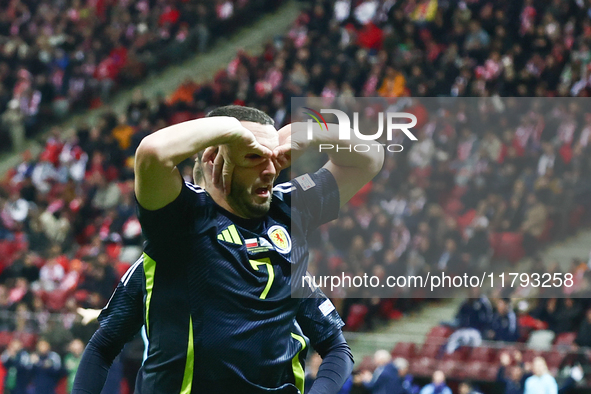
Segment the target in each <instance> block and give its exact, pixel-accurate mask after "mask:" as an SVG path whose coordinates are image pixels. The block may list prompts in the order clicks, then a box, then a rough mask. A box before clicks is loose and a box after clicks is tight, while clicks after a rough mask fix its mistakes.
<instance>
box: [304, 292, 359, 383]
mask: <svg viewBox="0 0 591 394" xmlns="http://www.w3.org/2000/svg"><path fill="white" fill-rule="evenodd" d="M296 320H297V322H298V324H299V325H300V327H301V328H302V331H303V333H304V335H306V336H307V337H308V338H309V339H310V344H311V345H312V347H313V348H314V349H315V350H316V351H317V352H318V354H319V355H320V357H322V363H321V364H320V367H319V368H318V373H317V374H316V380H315V381H314V384H313V385H312V387H311V389H310V392H309V394H336V393H338V392H339V390H340V389H341V387H342V386H343V384H345V382H346V381H347V379H348V378H349V376H350V375H351V371H353V364H354V361H353V354H352V352H351V348H350V347H349V345H348V344H347V341H346V340H345V337H344V336H343V332H342V331H341V328H342V326H343V325H344V323H343V321H342V319H341V317H340V316H339V314H338V313H337V311H336V309H335V308H334V305H333V304H332V303H331V302H330V300H329V299H328V297H326V295H325V294H324V293H323V292H322V290H320V289H316V290H315V291H314V293H313V295H312V296H311V297H309V298H306V299H303V300H302V302H301V304H300V307H299V309H298V313H297V317H296Z"/></svg>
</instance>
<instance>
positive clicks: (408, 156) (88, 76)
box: [0, 0, 591, 392]
mask: <svg viewBox="0 0 591 394" xmlns="http://www.w3.org/2000/svg"><path fill="white" fill-rule="evenodd" d="M235 3H236V4H235V5H234V7H240V6H244V7H248V4H246V5H243V4H244V3H249V2H244V1H236V2H235ZM253 3H256V2H253ZM259 3H260V2H258V3H257V4H259ZM10 4H15V5H13V6H11V7H13V8H14V9H12V10H11V11H10V13H9V12H0V38H1V39H2V40H3V46H2V51H1V56H0V81H2V84H1V85H0V86H3V88H2V89H0V105H1V107H0V112H4V114H3V115H2V120H3V124H4V125H5V127H10V128H11V129H12V128H14V126H15V125H21V127H24V129H26V130H29V133H33V130H34V125H36V124H38V122H40V119H42V117H40V116H49V115H47V114H48V113H49V112H48V111H53V109H52V108H58V109H59V105H60V100H59V99H57V100H54V99H53V98H57V97H64V98H65V99H66V100H67V101H68V107H69V108H71V109H72V110H75V109H76V108H82V107H86V106H88V105H92V102H93V101H94V99H96V98H97V97H100V96H101V93H104V94H106V93H107V92H108V91H109V90H110V89H111V87H110V85H111V83H112V82H113V81H115V80H121V81H123V80H126V81H127V80H130V78H131V80H132V81H133V80H135V79H133V78H135V77H133V76H131V75H128V74H130V73H131V72H132V71H133V72H136V71H137V68H136V65H135V63H134V62H131V61H130V60H129V59H132V58H134V57H137V58H138V59H139V58H140V55H141V54H142V53H144V52H142V50H140V48H143V50H144V51H145V52H150V48H160V47H161V44H160V43H161V42H162V40H164V41H165V42H170V41H175V40H177V41H179V40H181V39H182V37H183V36H186V35H187V34H189V32H188V31H187V26H183V21H189V20H190V21H194V20H195V19H192V18H194V17H195V15H197V16H199V15H201V19H197V20H202V21H203V23H205V24H206V25H207V23H206V22H209V21H210V20H212V21H213V20H216V18H203V14H202V13H203V12H204V10H203V9H200V8H199V7H191V4H193V3H191V2H180V3H174V4H175V5H174V6H161V5H158V6H156V7H151V6H150V4H151V3H149V2H141V1H140V2H129V3H128V4H129V7H130V8H129V10H128V11H126V12H123V13H121V14H119V15H115V14H117V12H115V11H116V10H118V8H117V6H116V5H114V4H112V3H110V2H98V3H97V4H99V5H97V6H96V7H97V8H96V9H95V10H93V9H91V8H89V7H87V6H85V5H83V4H82V3H80V2H76V1H73V2H72V3H71V4H70V3H68V6H67V8H66V10H67V11H68V12H66V13H58V12H57V11H56V10H54V9H53V8H52V7H53V5H52V4H53V3H49V2H41V4H39V5H37V3H35V5H36V6H35V7H32V6H31V5H30V4H28V3H27V2H11V3H10ZM207 4H208V5H211V6H212V7H213V2H212V3H211V4H210V3H209V2H208V3H207ZM215 4H216V7H213V8H210V9H207V12H212V13H213V12H214V9H215V12H216V13H217V14H216V15H217V18H218V19H225V18H227V17H228V15H229V14H232V12H231V11H230V10H231V9H232V2H230V1H218V2H216V3H215ZM177 6H178V7H179V8H178V9H176V8H175V7H177ZM101 7H102V8H101ZM143 7H146V8H143ZM183 7H188V8H189V9H188V10H187V13H185V8H183ZM589 9H590V8H589V4H588V3H587V2H585V1H548V2H534V1H525V2H517V1H510V0H497V1H495V2H485V1H478V0H475V1H466V2H463V1H459V2H444V1H437V0H427V1H425V0H421V1H398V2H394V1H371V0H370V1H353V2H350V1H343V0H337V1H313V2H310V5H309V7H308V9H307V10H306V11H305V12H302V14H301V15H300V17H299V18H298V20H297V22H296V23H295V25H294V26H293V27H292V28H291V30H290V32H289V33H288V34H287V35H286V36H284V37H281V38H277V39H275V40H274V41H273V42H269V43H268V44H267V45H266V46H265V48H264V49H263V51H262V54H261V55H259V56H249V55H247V54H245V53H242V52H239V53H237V56H236V58H235V59H234V60H233V61H232V62H231V63H230V64H229V65H228V67H227V68H226V69H224V70H220V71H219V73H218V74H217V75H216V77H215V78H214V79H213V80H212V81H209V82H206V83H203V84H196V83H194V82H193V81H190V80H187V81H186V82H185V83H183V84H182V85H181V86H179V87H178V89H177V90H176V91H175V92H174V93H173V94H172V95H171V96H170V97H159V98H157V99H154V100H150V101H149V100H146V99H145V98H143V96H142V94H141V92H140V91H137V92H136V93H135V94H134V97H133V100H132V101H131V102H130V103H129V105H128V107H127V110H126V111H125V113H123V114H115V113H113V112H109V111H107V112H105V114H104V115H103V116H102V118H101V120H100V121H99V122H98V123H97V124H95V125H86V126H81V127H80V128H79V129H78V130H77V131H76V136H75V137H72V138H69V139H63V138H62V137H61V130H59V129H54V130H53V131H52V132H51V135H50V136H49V137H48V138H47V140H46V143H45V148H44V150H43V152H42V153H41V155H40V156H38V157H31V156H30V155H28V154H27V153H24V154H23V161H22V163H21V164H20V165H19V166H17V167H16V168H14V169H13V170H12V171H10V172H9V173H8V174H7V175H6V177H5V180H4V182H3V183H2V186H1V188H0V193H1V194H0V212H1V214H0V218H1V221H0V264H1V267H2V273H1V275H0V283H1V284H0V327H1V328H2V330H0V347H2V348H4V347H8V346H9V345H10V343H11V342H14V341H13V339H14V338H19V339H20V341H21V342H22V343H23V346H24V348H25V349H28V351H33V349H34V346H35V343H36V339H37V338H38V336H44V337H48V338H51V340H50V341H51V344H52V347H53V348H54V349H55V351H57V352H58V353H60V355H62V356H63V355H65V353H66V345H67V344H68V343H69V342H70V341H71V340H72V339H74V338H81V339H83V340H87V339H88V338H89V335H90V334H91V333H92V332H93V327H92V325H91V326H85V325H83V324H81V322H80V317H76V307H77V306H83V307H92V308H101V307H102V306H103V305H104V303H105V302H106V300H107V299H108V297H109V295H110V293H111V291H112V289H113V288H114V285H115V283H116V281H117V280H118V278H119V277H120V276H121V274H122V273H123V272H124V271H125V269H126V267H128V266H129V264H130V263H131V262H132V261H133V259H134V258H135V257H136V256H137V255H138V253H139V250H141V249H140V248H141V229H140V227H139V223H138V221H137V218H136V217H135V211H134V199H133V194H132V193H133V188H132V179H133V173H132V163H133V153H134V151H135V149H136V148H137V146H138V144H139V141H140V140H141V138H143V137H144V136H146V135H147V134H149V133H150V132H151V131H153V130H155V129H158V128H161V127H163V126H165V125H167V124H171V123H177V122H180V121H182V120H186V119H190V118H194V117H201V116H204V115H205V113H206V112H207V111H208V109H210V108H212V107H214V106H217V105H225V104H231V103H235V104H245V105H251V106H256V107H258V108H260V109H262V110H264V111H266V112H267V113H269V114H271V115H272V116H273V117H274V119H275V120H276V122H277V125H278V126H279V125H282V124H285V123H287V122H289V121H290V117H289V116H290V98H291V97H295V96H306V95H311V96H320V97H326V98H331V97H357V96H365V97H373V96H382V97H385V98H396V97H405V96H411V97H428V96H452V97H479V96H494V95H500V96H521V97H529V96H537V97H587V96H589V93H590V92H591V86H590V85H589V83H588V79H587V78H588V64H589V61H590V60H591V56H590V52H589V51H590V49H589V48H590V45H591V42H590V41H591V33H590V32H591V23H590V22H589V14H590V11H589ZM175 10H176V11H175ZM180 11H182V12H180ZM235 14H243V13H242V12H240V13H238V12H235ZM39 15H41V16H39ZM47 15H54V17H53V19H51V18H50V19H49V20H46V16H47ZM57 15H59V16H57ZM101 15H103V16H101ZM243 15H244V17H243V19H244V20H246V19H248V18H247V17H246V14H243ZM110 16H112V17H110ZM101 18H104V19H101ZM126 18H127V19H126ZM84 21H86V23H88V24H85V23H84ZM125 21H127V23H128V24H129V25H128V28H127V29H124V28H123V27H122V25H124V24H125ZM113 24H115V25H116V26H113ZM80 26H83V27H80ZM192 26H193V25H192V24H191V27H192ZM145 29H147V31H148V32H149V33H145V32H144V33H142V32H141V31H144V30H145ZM207 29H211V32H213V31H214V30H215V27H214V26H210V25H207ZM191 31H192V30H191ZM37 32H44V33H43V34H39V33H37ZM218 32H219V30H218ZM99 33H100V34H99ZM202 33H203V32H201V33H200V31H199V30H197V33H196V34H197V35H196V36H195V37H197V38H196V39H199V37H200V34H202ZM146 34H147V35H148V36H146V37H143V35H146ZM210 35H211V36H213V33H210ZM97 36H98V37H104V38H105V40H99V41H100V42H99V44H97V46H95V45H94V43H93V40H84V37H97ZM178 37H181V39H178ZM38 38H39V39H38ZM201 38H203V37H201ZM33 39H35V40H33ZM51 42H55V43H54V44H51ZM140 44H141V45H140ZM64 45H65V47H64ZM44 46H45V47H44ZM166 47H167V48H168V46H166ZM44 48H45V49H44ZM124 48H125V49H124ZM44 51H48V52H47V53H48V55H47V56H49V59H50V60H48V61H47V62H43V61H42V60H39V61H37V60H34V61H33V60H31V59H36V57H35V56H34V55H33V54H35V55H36V56H37V57H38V58H39V59H44V57H43V56H45V55H43V54H44V53H45V52H44ZM178 51H179V52H178V53H179V56H181V53H182V52H184V51H186V48H185V49H182V48H181V49H178ZM77 53H81V55H80V56H81V57H80V58H78V57H77V55H76V54H77ZM167 53H168V52H167ZM19 56H20V57H24V58H26V59H29V61H31V63H29V62H26V61H24V60H23V62H21V60H22V59H19ZM125 57H127V59H128V61H129V62H130V63H125V65H123V64H119V63H117V59H118V60H121V59H122V58H125ZM147 57H148V58H150V59H154V58H153V57H152V55H150V56H147ZM158 58H160V56H158ZM134 61H136V60H134ZM153 61H154V62H155V63H150V64H158V65H160V66H161V65H162V63H159V61H157V60H153ZM105 62H106V63H105ZM66 63H67V64H66ZM3 64H6V65H7V67H4V66H2V65H3ZM64 64H65V65H64ZM8 65H11V66H10V67H8ZM34 66H36V67H34ZM2 70H4V71H2ZM89 70H90V71H89ZM100 70H103V71H100ZM97 73H98V74H97ZM109 73H112V74H109ZM97 75H107V77H105V78H104V79H100V78H97ZM65 81H67V82H65ZM105 81H106V82H105ZM19 86H20V88H19V89H17V87H19ZM35 97H36V98H35ZM14 100H17V101H14ZM11 103H12V104H11ZM17 104H18V105H17ZM35 105H36V106H37V109H36V110H35ZM94 105H98V104H97V103H96V102H95V103H94ZM44 106H45V107H44ZM5 108H6V111H3V110H4V109H5ZM31 111H32V112H31ZM35 111H37V112H35ZM557 111H558V115H556V113H554V114H553V113H535V112H534V113H533V115H532V119H533V120H532V121H530V122H529V123H527V124H525V125H523V127H520V128H519V129H509V130H504V131H503V132H502V133H497V132H492V131H488V130H482V129H479V128H477V127H464V126H463V125H462V123H463V122H462V119H463V117H466V116H467V114H466V113H464V112H462V110H461V109H458V110H457V112H454V113H446V114H445V116H442V117H441V118H440V119H439V120H434V119H427V121H426V122H425V126H424V127H423V128H422V131H421V138H420V143H417V144H414V145H413V146H412V148H410V149H408V150H405V151H404V152H402V153H401V154H397V155H389V156H388V157H387V159H386V164H385V168H384V170H383V172H382V174H381V175H380V176H379V177H378V178H376V179H375V180H374V182H373V183H372V185H371V186H370V187H368V189H367V190H364V193H362V194H361V195H360V196H358V198H357V200H356V201H354V202H353V203H352V204H351V206H350V207H348V208H347V209H345V210H344V212H343V214H342V215H341V218H340V219H339V221H338V223H335V224H331V225H328V226H325V227H324V228H323V229H322V232H323V234H322V237H317V239H319V240H320V239H323V240H326V242H328V243H330V244H331V245H332V248H329V249H330V250H334V251H335V252H334V253H333V254H332V255H324V254H323V253H321V251H320V248H316V250H315V252H316V253H314V254H313V255H314V256H315V257H314V258H315V260H314V261H312V262H311V264H312V269H313V270H314V272H315V273H317V274H321V275H323V274H326V275H330V274H331V273H334V272H343V271H345V272H349V273H356V272H364V271H365V270H366V268H368V267H372V269H373V267H376V266H378V265H381V266H382V268H383V271H384V272H385V273H392V272H397V271H396V270H399V269H404V268H406V267H421V266H422V267H426V266H427V265H428V264H433V263H435V264H437V263H442V264H446V265H448V266H450V267H453V266H454V265H456V266H457V265H460V264H463V263H466V262H471V261H479V260H482V261H485V262H487V261H491V260H492V261H509V262H510V263H516V262H517V261H518V260H520V259H521V258H522V257H524V256H527V257H530V258H533V260H534V264H535V265H536V266H537V267H539V269H538V270H537V272H553V270H555V269H556V268H555V267H554V268H553V267H552V266H551V265H550V264H548V262H545V261H543V259H541V258H540V257H538V253H539V251H540V246H541V245H543V244H545V243H550V242H553V241H556V240H561V239H563V238H564V237H566V236H568V235H571V234H573V233H574V232H575V231H576V230H577V229H578V228H579V227H581V226H583V225H586V224H588V223H589V212H591V206H590V203H589V202H590V201H591V198H589V197H591V182H590V181H589V178H588V177H587V176H585V174H588V173H589V172H590V170H591V154H590V153H591V152H590V150H591V143H590V142H591V115H590V114H589V113H587V112H586V111H587V110H586V108H581V107H580V106H576V105H574V106H572V107H568V108H558V110H557ZM37 114H39V116H38V115H37ZM468 115H469V114H468ZM31 116H33V117H31ZM35 122H37V123H35ZM540 122H544V123H545V124H547V125H549V126H548V127H545V128H543V131H542V132H539V131H540V130H539V129H538V128H537V126H538V125H539V124H540ZM550 126H551V127H550ZM31 127H33V128H31ZM3 146H5V145H4V144H3ZM190 169H191V167H190V165H187V166H185V167H184V169H183V175H184V176H185V177H186V179H187V180H191V177H192V174H191V171H190ZM383 235H386V236H385V237H384V236H383ZM326 249H327V248H324V247H323V250H326ZM390 270H394V271H391V272H390ZM571 272H572V273H573V274H575V277H576V278H577V288H576V291H577V292H579V293H577V294H578V295H579V296H580V295H581V294H588V292H589V290H590V288H589V283H590V282H589V275H591V274H590V273H589V272H590V271H589V268H588V267H587V265H586V264H585V262H583V261H578V260H577V261H573V264H572V269H571ZM342 295H343V294H332V296H334V297H339V296H342ZM502 296H503V297H512V298H513V299H514V302H513V303H512V304H511V305H510V309H511V311H510V313H514V314H515V318H516V329H518V330H519V332H518V334H519V338H518V339H517V340H516V341H515V343H513V344H507V343H504V342H499V341H487V340H486V338H485V341H484V342H483V344H482V345H480V346H475V347H468V346H460V347H459V348H458V350H457V351H456V352H454V353H452V354H445V353H444V351H443V346H444V345H445V344H446V343H447V341H448V338H449V336H450V335H452V333H453V332H454V331H455V330H456V329H457V328H459V327H458V326H457V324H456V325H454V324H450V325H445V326H443V325H442V326H438V327H436V328H434V329H433V330H432V331H431V332H430V333H429V335H428V336H427V338H426V339H425V343H424V344H423V345H415V344H411V343H398V344H395V346H394V344H393V349H392V354H393V355H394V356H396V357H403V358H405V359H407V360H408V361H409V363H410V372H411V373H412V374H413V375H415V376H416V377H417V378H419V379H423V381H422V382H423V383H427V379H430V377H431V375H432V374H433V372H434V371H435V370H443V372H444V374H445V376H446V377H447V378H448V379H449V380H455V382H456V383H457V382H459V381H461V380H471V381H479V382H481V384H482V388H483V389H489V390H492V389H491V387H493V385H494V384H500V383H495V382H496V381H497V380H498V379H503V378H504V377H499V376H498V370H499V367H500V366H501V354H505V353H507V354H511V358H512V359H511V365H513V364H515V365H520V366H521V365H522V364H523V367H525V364H526V363H530V362H531V361H532V360H533V358H534V357H535V356H538V355H541V356H542V357H544V358H545V359H546V361H547V363H548V366H549V368H550V371H551V372H552V373H553V374H556V373H557V371H558V370H559V369H562V368H563V367H565V366H568V365H572V364H573V363H575V362H579V363H582V364H585V365H586V364H589V356H588V348H589V346H591V343H589V338H591V335H589V334H590V333H591V329H590V328H589V327H591V320H589V319H591V317H589V316H590V314H589V313H585V312H584V311H586V310H588V308H589V307H590V306H591V305H590V304H589V301H588V300H585V299H575V300H574V302H572V304H573V305H574V306H572V305H571V306H566V304H567V303H568V302H567V301H565V300H558V301H556V300H554V301H552V299H551V298H548V299H546V298H544V299H541V300H540V302H539V305H535V303H533V302H530V303H529V304H528V305H527V308H525V309H521V308H519V309H518V310H517V312H513V307H514V306H516V305H518V304H519V303H518V302H517V299H519V298H521V295H520V294H503V295H502ZM347 297H348V298H347V299H345V300H344V302H342V303H341V304H339V307H340V308H341V309H340V310H341V312H342V316H343V318H344V319H345V320H346V322H347V326H346V329H349V330H367V329H371V328H372V327H373V326H374V325H375V324H376V322H377V321H379V320H388V319H391V318H399V317H400V316H402V314H403V313H406V312H408V311H410V310H413V309H416V308H417V307H420V305H421V303H422V302H423V301H421V300H418V299H417V300H415V299H413V300H405V299H402V298H400V297H396V295H394V296H393V297H396V298H395V299H382V300H379V301H378V303H376V302H375V300H370V299H364V298H363V297H364V294H362V293H359V294H347ZM552 304H553V305H554V306H552ZM571 307H572V308H575V309H574V311H575V312H576V313H572V314H571V315H569V316H570V326H568V327H566V326H564V325H562V324H561V325H562V327H556V322H557V321H561V323H562V320H564V319H565V318H566V317H567V314H565V313H563V312H564V311H565V310H566V309H568V308H571ZM567 312H568V311H567ZM571 312H572V311H571ZM456 323H457V322H456ZM485 324H486V325H485V326H484V327H481V328H479V330H480V331H482V332H483V333H485V332H488V330H489V329H491V330H494V327H492V326H488V325H489V324H492V323H491V322H489V321H487V322H485ZM538 330H550V331H552V332H553V333H555V339H554V340H553V342H552V343H551V344H550V347H549V348H548V349H546V350H535V351H534V350H532V349H530V348H528V347H527V346H526V344H525V343H526V341H527V340H528V338H530V336H531V335H532V333H535V332H536V331H538ZM564 330H566V331H564ZM358 365H359V369H368V370H371V369H372V367H371V360H363V361H361V360H359V362H358ZM452 383H453V382H452ZM487 384H488V385H487ZM495 387H496V386H495ZM64 390H65V388H64ZM485 392H488V391H485ZM491 392H493V391H491ZM494 392H496V391H494Z"/></svg>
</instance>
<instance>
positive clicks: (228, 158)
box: [204, 123, 273, 194]
mask: <svg viewBox="0 0 591 394" xmlns="http://www.w3.org/2000/svg"><path fill="white" fill-rule="evenodd" d="M238 124H239V125H240V126H237V127H236V129H235V130H233V133H232V135H233V137H232V139H231V140H230V142H228V143H226V144H224V145H220V146H219V147H218V148H217V151H215V152H211V151H210V153H213V154H215V159H214V160H213V170H212V182H213V184H214V186H216V187H219V188H221V189H222V190H223V191H224V193H225V194H229V193H230V190H231V186H232V173H233V172H234V168H235V167H236V166H239V167H255V166H257V165H259V164H261V163H262V162H264V161H265V160H267V159H268V158H270V157H272V155H273V152H271V150H270V149H269V148H267V147H265V146H263V145H261V144H260V143H259V142H258V141H257V139H256V138H255V136H254V134H253V133H252V132H251V131H250V130H248V129H247V128H245V127H243V126H242V124H240V123H238ZM205 155H206V154H205V153H204V156H205ZM204 161H205V157H204Z"/></svg>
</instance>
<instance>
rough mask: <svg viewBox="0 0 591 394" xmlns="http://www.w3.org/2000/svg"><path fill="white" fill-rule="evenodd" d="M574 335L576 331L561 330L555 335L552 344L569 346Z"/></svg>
mask: <svg viewBox="0 0 591 394" xmlns="http://www.w3.org/2000/svg"><path fill="white" fill-rule="evenodd" d="M576 337H577V333H576V332H563V333H562V334H560V335H558V336H557V337H556V340H555V341H554V344H555V345H556V346H559V347H565V346H570V345H572V344H573V343H574V342H575V339H576Z"/></svg>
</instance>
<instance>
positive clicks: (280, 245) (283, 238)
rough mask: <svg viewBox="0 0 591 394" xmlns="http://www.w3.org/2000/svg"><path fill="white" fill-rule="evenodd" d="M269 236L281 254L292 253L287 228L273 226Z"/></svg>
mask: <svg viewBox="0 0 591 394" xmlns="http://www.w3.org/2000/svg"><path fill="white" fill-rule="evenodd" d="M267 235H268V236H269V239H270V240H271V242H272V243H273V245H274V246H275V249H276V250H277V251H278V252H279V253H283V254H286V253H289V252H290V251H291V238H290V237H289V234H288V233H287V230H285V228H283V227H281V226H272V227H271V228H270V229H269V231H267Z"/></svg>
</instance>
